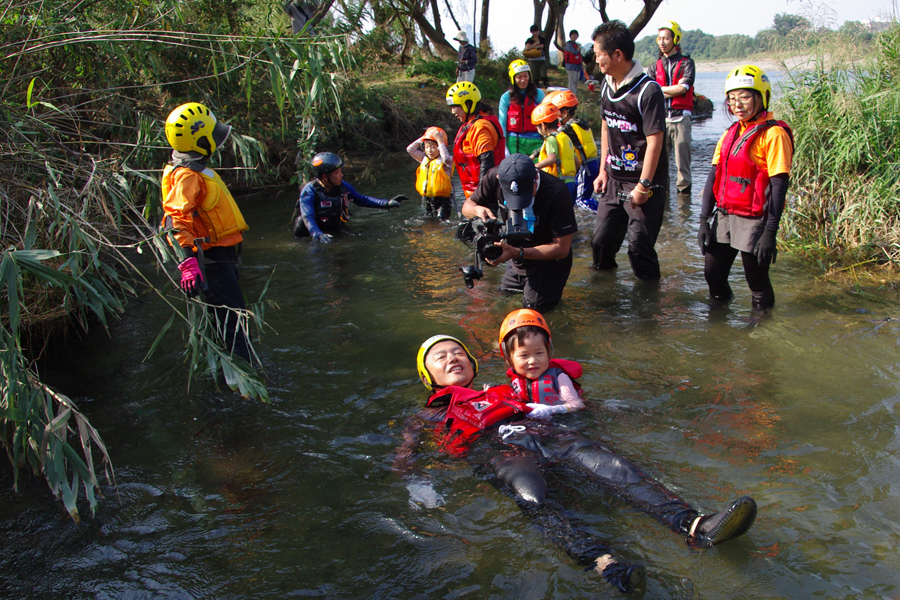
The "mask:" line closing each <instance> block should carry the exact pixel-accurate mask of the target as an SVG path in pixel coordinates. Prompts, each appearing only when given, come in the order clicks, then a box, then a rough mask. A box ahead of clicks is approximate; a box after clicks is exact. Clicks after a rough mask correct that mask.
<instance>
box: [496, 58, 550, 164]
mask: <svg viewBox="0 0 900 600" xmlns="http://www.w3.org/2000/svg"><path fill="white" fill-rule="evenodd" d="M543 100H544V90H542V89H540V88H539V87H538V86H537V84H536V83H535V82H534V80H533V79H532V78H531V67H530V66H528V63H527V62H526V61H524V60H522V59H521V58H520V59H517V60H514V61H512V62H511V63H509V89H508V90H506V91H505V92H503V95H502V96H500V106H499V108H498V110H499V112H500V126H501V127H503V135H504V137H506V148H507V149H508V150H509V153H510V154H531V153H532V152H534V151H536V150H538V149H539V148H540V147H541V143H542V142H543V140H542V139H541V136H540V134H538V132H537V129H535V127H534V125H533V124H532V123H531V111H533V110H534V108H535V107H536V106H537V105H538V104H540V103H541V102H543ZM498 164H499V163H498Z"/></svg>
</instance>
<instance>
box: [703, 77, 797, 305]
mask: <svg viewBox="0 0 900 600" xmlns="http://www.w3.org/2000/svg"><path fill="white" fill-rule="evenodd" d="M725 96H726V103H727V107H728V112H729V113H730V114H732V115H734V116H735V117H737V119H738V121H737V123H735V124H734V125H732V126H731V127H729V128H728V130H727V131H725V133H724V134H722V137H721V138H720V139H719V145H718V146H716V151H715V153H713V161H712V164H713V169H712V170H711V171H710V172H709V177H708V178H707V180H706V186H705V187H704V189H703V196H702V203H701V207H700V232H699V234H698V235H697V241H698V243H699V245H700V252H701V253H703V254H704V255H705V265H704V269H703V272H704V275H706V282H707V284H709V295H710V296H712V297H713V298H714V299H715V300H718V301H720V302H727V301H728V300H730V299H731V298H732V296H733V294H732V292H731V286H729V285H728V274H729V273H730V272H731V265H732V264H733V263H734V259H735V258H736V257H737V254H738V252H740V253H741V261H742V262H743V264H744V276H745V277H746V279H747V284H748V285H749V286H750V295H751V297H752V304H753V307H754V308H758V309H767V308H771V307H772V306H774V305H775V292H774V291H773V290H772V283H771V281H769V263H774V262H775V258H776V256H777V255H778V249H777V248H776V239H775V238H776V235H777V233H778V223H779V222H780V221H781V213H782V212H783V211H784V204H785V198H786V196H787V189H788V185H789V183H790V179H789V175H790V171H791V160H792V158H793V154H794V139H793V133H792V132H791V128H790V127H788V125H787V123H785V122H784V121H776V120H775V118H774V116H773V115H772V113H771V112H770V111H769V106H770V105H771V101H772V98H771V96H772V86H771V84H770V83H769V78H768V77H767V76H766V74H765V72H763V70H762V69H760V68H759V67H756V66H753V65H743V66H740V67H738V68H736V69H735V70H733V71H732V72H730V73H729V74H728V77H727V78H726V79H725ZM710 217H713V222H712V225H710V223H709V219H710Z"/></svg>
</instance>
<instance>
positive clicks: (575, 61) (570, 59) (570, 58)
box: [563, 50, 581, 65]
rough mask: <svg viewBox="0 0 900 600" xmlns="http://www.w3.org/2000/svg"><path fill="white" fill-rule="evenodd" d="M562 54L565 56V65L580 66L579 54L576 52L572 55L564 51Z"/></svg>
mask: <svg viewBox="0 0 900 600" xmlns="http://www.w3.org/2000/svg"><path fill="white" fill-rule="evenodd" d="M563 52H564V53H565V55H566V64H567V65H580V64H581V54H579V53H577V52H576V53H575V54H572V53H571V52H568V51H566V50H563Z"/></svg>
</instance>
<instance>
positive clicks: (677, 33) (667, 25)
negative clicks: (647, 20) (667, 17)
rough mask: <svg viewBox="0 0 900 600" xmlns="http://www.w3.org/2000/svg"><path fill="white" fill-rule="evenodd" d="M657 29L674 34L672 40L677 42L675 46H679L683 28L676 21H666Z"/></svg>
mask: <svg viewBox="0 0 900 600" xmlns="http://www.w3.org/2000/svg"><path fill="white" fill-rule="evenodd" d="M657 29H668V30H669V31H671V32H672V38H673V39H674V40H675V45H676V46H677V45H678V42H680V41H681V27H679V26H678V23H676V22H675V21H666V22H664V23H663V24H661V25H660V26H659V27H657Z"/></svg>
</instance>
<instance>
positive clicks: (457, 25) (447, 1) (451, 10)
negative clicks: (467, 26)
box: [444, 0, 462, 31]
mask: <svg viewBox="0 0 900 600" xmlns="http://www.w3.org/2000/svg"><path fill="white" fill-rule="evenodd" d="M444 4H446V5H447V12H448V13H450V18H451V19H453V24H454V25H456V30H457V31H462V26H460V24H459V21H457V20H456V15H454V14H453V9H452V8H450V0H444Z"/></svg>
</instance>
